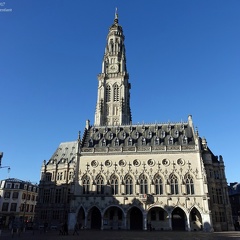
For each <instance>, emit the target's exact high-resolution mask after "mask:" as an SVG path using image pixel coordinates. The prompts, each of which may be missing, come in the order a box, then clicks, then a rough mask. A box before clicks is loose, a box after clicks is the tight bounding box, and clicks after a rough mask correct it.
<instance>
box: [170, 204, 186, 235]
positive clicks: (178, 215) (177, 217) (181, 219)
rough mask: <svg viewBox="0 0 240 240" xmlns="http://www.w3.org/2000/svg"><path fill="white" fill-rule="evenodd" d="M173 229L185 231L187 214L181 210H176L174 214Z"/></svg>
mask: <svg viewBox="0 0 240 240" xmlns="http://www.w3.org/2000/svg"><path fill="white" fill-rule="evenodd" d="M172 229H173V230H174V231H185V230H186V229H185V213H184V211H183V210H182V209H181V208H178V207H177V208H175V209H174V210H173V212H172Z"/></svg>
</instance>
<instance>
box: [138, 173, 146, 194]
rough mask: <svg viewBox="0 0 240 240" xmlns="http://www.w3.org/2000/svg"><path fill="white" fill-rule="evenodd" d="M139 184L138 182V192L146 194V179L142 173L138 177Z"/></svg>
mask: <svg viewBox="0 0 240 240" xmlns="http://www.w3.org/2000/svg"><path fill="white" fill-rule="evenodd" d="M139 184H140V193H141V194H147V193H148V179H147V177H146V176H145V175H144V174H142V175H141V176H140V177H139Z"/></svg>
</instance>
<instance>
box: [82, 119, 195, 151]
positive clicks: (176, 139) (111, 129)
mask: <svg viewBox="0 0 240 240" xmlns="http://www.w3.org/2000/svg"><path fill="white" fill-rule="evenodd" d="M130 145H131V146H144V145H145V146H155V145H163V146H166V145H195V142H194V136H193V129H192V127H191V126H190V125H189V124H188V123H166V124H148V125H145V124H143V125H126V126H98V127H97V126H91V127H89V129H85V132H84V135H83V140H82V147H83V148H84V147H86V148H101V147H106V146H109V147H113V146H114V147H116V146H130Z"/></svg>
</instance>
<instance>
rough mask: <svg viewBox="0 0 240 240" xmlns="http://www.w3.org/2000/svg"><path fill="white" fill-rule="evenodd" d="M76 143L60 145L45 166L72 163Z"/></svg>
mask: <svg viewBox="0 0 240 240" xmlns="http://www.w3.org/2000/svg"><path fill="white" fill-rule="evenodd" d="M77 144H78V142H77V141H73V142H63V143H60V145H59V147H58V148H57V150H56V151H55V152H54V154H53V155H52V157H51V158H50V160H49V161H48V163H47V164H65V163H70V162H72V161H74V159H75V157H76V152H77Z"/></svg>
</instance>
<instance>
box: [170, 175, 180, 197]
mask: <svg viewBox="0 0 240 240" xmlns="http://www.w3.org/2000/svg"><path fill="white" fill-rule="evenodd" d="M170 186H171V194H178V193H179V191H178V179H177V177H176V176H175V175H174V174H172V175H171V176H170Z"/></svg>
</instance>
